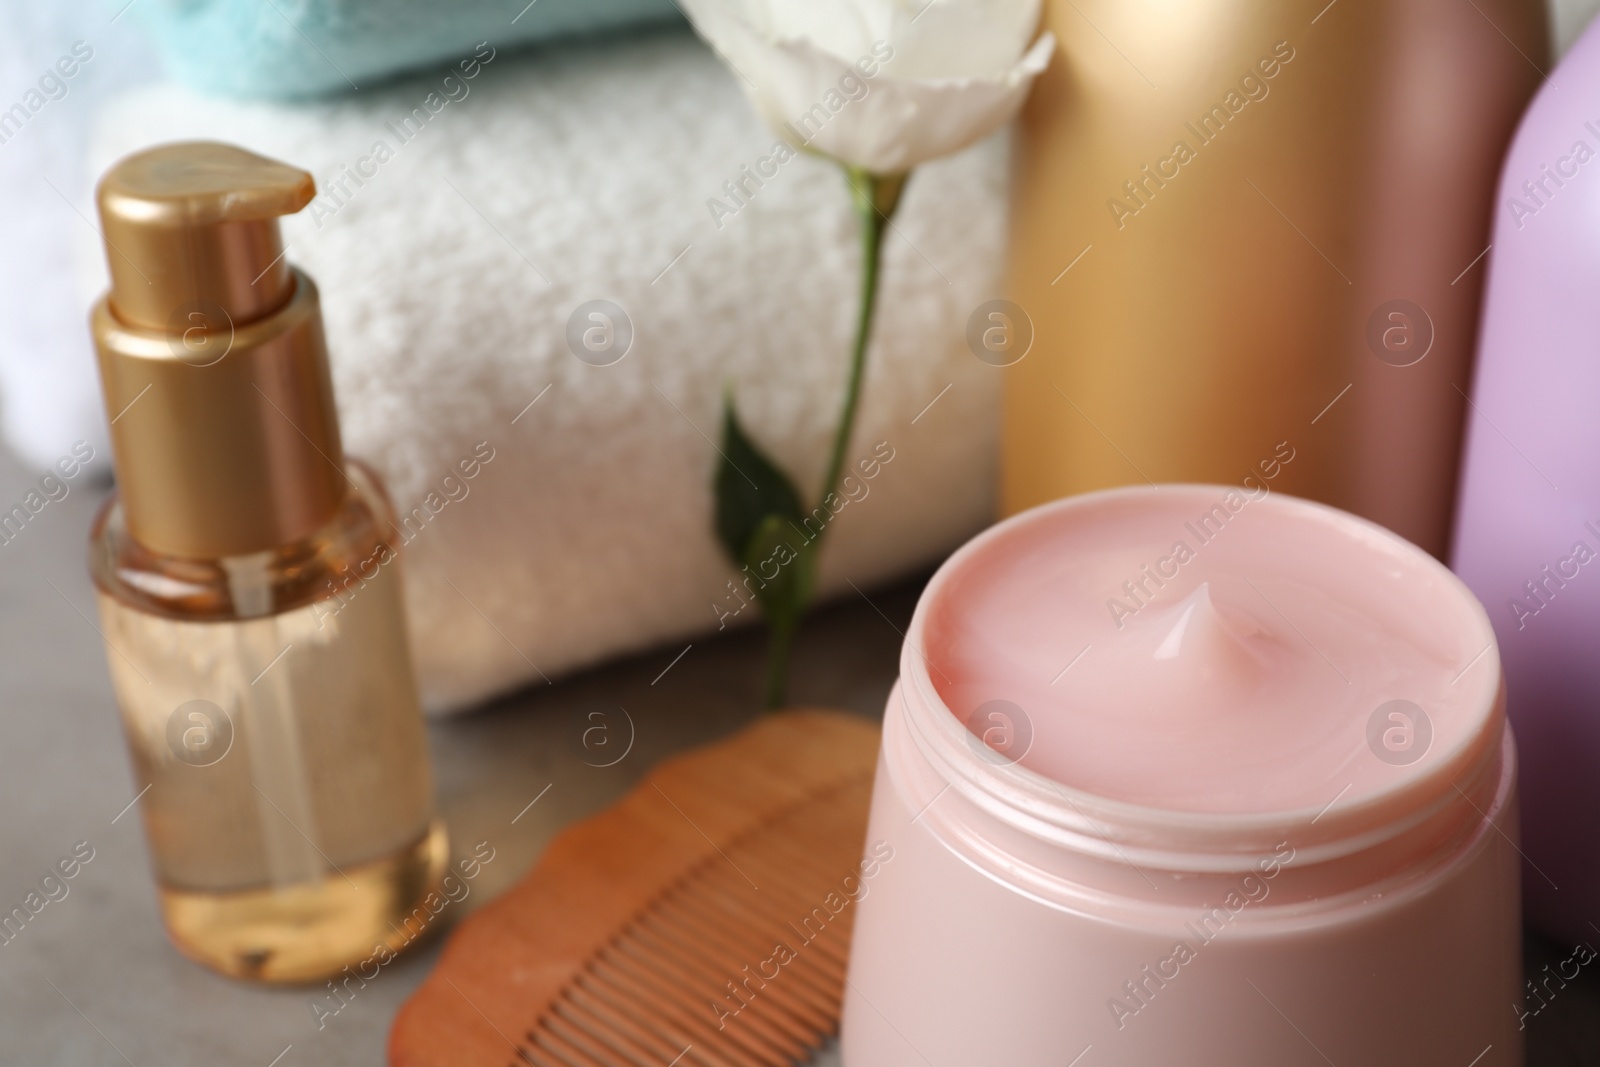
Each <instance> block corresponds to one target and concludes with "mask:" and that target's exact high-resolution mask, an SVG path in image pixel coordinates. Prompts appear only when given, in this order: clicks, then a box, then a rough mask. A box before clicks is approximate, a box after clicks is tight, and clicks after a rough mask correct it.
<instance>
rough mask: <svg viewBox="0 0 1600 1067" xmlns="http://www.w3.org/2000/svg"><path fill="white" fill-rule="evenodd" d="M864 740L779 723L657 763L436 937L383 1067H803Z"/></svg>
mask: <svg viewBox="0 0 1600 1067" xmlns="http://www.w3.org/2000/svg"><path fill="white" fill-rule="evenodd" d="M878 736H879V731H878V727H877V726H876V725H874V724H872V723H869V722H867V721H865V720H863V719H860V718H858V717H856V716H853V715H846V714H843V713H838V712H826V711H788V712H783V713H781V714H775V715H768V716H765V717H764V718H762V719H760V720H759V721H757V722H756V723H755V724H754V725H752V726H750V727H748V728H746V729H745V730H743V731H742V732H740V733H739V734H737V735H735V736H734V737H732V738H730V739H728V740H726V741H723V742H720V743H717V744H715V745H711V746H708V747H706V748H703V749H698V750H696V751H693V752H690V753H688V754H685V755H682V756H679V757H676V758H674V759H672V760H669V761H667V762H665V763H663V764H661V766H659V767H658V768H656V769H655V770H653V771H652V772H651V773H650V774H649V775H647V776H646V777H645V778H644V780H643V781H642V782H640V783H639V785H637V786H636V787H635V788H634V789H633V790H632V791H631V792H630V793H629V794H628V795H627V796H625V797H624V798H623V799H622V800H621V801H619V802H618V803H617V804H616V805H615V806H613V807H611V808H610V809H608V810H606V811H604V812H601V813H600V814H598V815H595V816H593V817H591V818H589V819H586V820H584V821H583V822H580V823H578V824H576V825H574V826H572V827H570V828H569V829H567V830H565V831H564V832H562V833H561V834H560V835H559V836H557V837H556V838H555V840H554V841H552V842H551V844H550V846H549V848H548V849H547V850H546V852H545V855H544V856H543V858H542V859H541V860H540V862H539V863H538V864H537V865H536V866H535V867H534V869H533V871H532V872H531V873H529V874H528V876H527V877H526V878H524V879H523V880H522V881H521V882H520V883H519V884H518V885H517V886H516V887H514V888H513V889H511V890H510V891H509V892H507V893H506V894H505V895H503V896H502V897H500V898H499V899H498V900H496V901H494V902H493V903H491V904H489V905H487V906H485V907H484V908H483V909H481V910H480V911H478V912H476V913H475V914H473V915H472V916H470V917H469V918H468V919H466V920H465V921H464V922H463V923H462V924H461V926H460V927H459V928H458V929H457V930H456V931H455V932H454V933H453V934H452V935H451V937H450V940H449V943H448V944H447V945H446V947H445V950H444V953H443V955H442V957H441V959H440V961H439V964H438V966H437V967H436V968H435V969H434V971H433V973H432V974H431V975H430V976H429V977H428V979H427V980H426V981H425V982H424V983H423V985H422V987H421V988H420V989H418V990H417V992H416V993H414V994H413V995H412V997H411V999H410V1000H408V1001H407V1002H406V1003H405V1005H404V1006H402V1008H401V1010H400V1013H399V1015H398V1016H397V1017H396V1019H395V1023H394V1028H393V1030H392V1031H391V1033H390V1035H389V1062H390V1064H391V1065H393V1067H517V1065H527V1064H532V1065H533V1067H670V1065H678V1067H690V1065H694V1067H787V1065H789V1064H793V1063H803V1062H806V1061H807V1060H809V1059H810V1058H811V1056H812V1054H813V1053H814V1052H815V1051H816V1050H817V1049H818V1048H819V1047H820V1046H821V1045H822V1043H823V1041H824V1040H825V1039H826V1038H827V1037H829V1036H831V1035H832V1034H834V1033H835V1032H837V1029H838V1023H839V1005H840V1000H841V997H842V993H843V986H844V974H845V960H846V957H847V955H848V951H849V944H850V929H851V926H852V924H853V921H854V918H855V905H854V904H853V903H851V902H850V896H849V893H848V890H847V889H846V888H845V886H844V884H843V883H844V880H845V879H846V878H847V877H851V876H858V875H859V873H860V866H859V865H860V861H861V856H862V851H863V841H864V837H865V833H866V819H867V807H868V802H869V800H870V797H871V790H872V776H873V771H874V768H875V765H876V761H877V751H878ZM851 884H852V885H854V884H856V883H855V882H854V881H853V880H852V883H851Z"/></svg>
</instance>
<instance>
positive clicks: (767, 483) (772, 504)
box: [713, 393, 801, 566]
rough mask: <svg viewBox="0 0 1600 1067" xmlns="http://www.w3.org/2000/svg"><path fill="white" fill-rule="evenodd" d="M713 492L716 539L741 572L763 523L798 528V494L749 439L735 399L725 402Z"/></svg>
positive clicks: (786, 477)
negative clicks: (790, 524)
mask: <svg viewBox="0 0 1600 1067" xmlns="http://www.w3.org/2000/svg"><path fill="white" fill-rule="evenodd" d="M713 488H714V492H715V494H716V526H717V538H718V540H720V541H721V542H722V547H723V548H724V549H725V550H726V551H727V553H728V558H729V559H731V560H733V562H734V563H735V564H737V565H739V566H744V565H746V564H748V563H749V562H750V558H749V557H750V550H751V545H752V543H753V542H754V540H755V537H756V534H757V532H758V531H759V530H761V529H762V525H763V524H764V523H767V522H768V521H769V520H770V519H773V518H776V519H778V520H779V521H780V524H782V523H784V522H785V521H787V520H793V521H794V522H795V525H799V520H800V516H801V510H800V494H799V493H797V492H796V491H795V488H794V483H793V482H791V481H790V480H789V476H788V475H786V474H784V473H783V471H781V470H779V469H778V467H777V465H776V464H775V463H773V462H772V461H771V460H770V459H768V458H767V457H766V454H765V453H763V452H762V451H761V449H760V448H759V447H758V446H757V445H756V443H755V442H754V441H752V440H750V437H749V435H748V434H746V433H745V430H744V427H743V426H741V425H740V424H739V416H738V415H737V414H736V413H735V412H734V409H733V395H732V394H731V393H729V394H728V395H727V396H726V397H725V398H724V399H723V405H722V461H721V462H720V463H719V464H718V465H717V473H716V478H715V482H714V486H713ZM775 544H776V542H774V545H775ZM767 547H768V548H769V549H771V548H772V547H773V545H768V546H767ZM762 558H765V556H763V557H762Z"/></svg>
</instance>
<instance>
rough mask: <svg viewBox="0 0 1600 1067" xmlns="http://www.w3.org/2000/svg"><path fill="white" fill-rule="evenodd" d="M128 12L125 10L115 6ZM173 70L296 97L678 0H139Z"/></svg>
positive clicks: (597, 24) (620, 18) (198, 84)
mask: <svg viewBox="0 0 1600 1067" xmlns="http://www.w3.org/2000/svg"><path fill="white" fill-rule="evenodd" d="M119 6H120V4H119ZM132 11H133V13H134V14H136V15H137V16H138V17H139V18H140V19H141V20H142V22H143V23H144V25H145V26H146V28H147V29H148V30H149V31H150V34H151V37H152V38H153V39H154V41H155V43H156V46H157V48H158V49H159V51H160V52H161V54H162V57H163V59H164V61H165V63H166V66H167V70H168V71H169V73H170V74H171V75H172V76H173V77H174V78H176V79H177V80H179V81H182V82H184V83H186V84H187V85H189V86H191V87H193V88H196V89H200V90H204V91H206V92H216V93H223V94H226V95H229V96H237V97H268V98H274V99H292V98H295V97H307V96H321V95H324V94H328V93H336V92H341V91H343V92H349V91H351V90H354V89H359V88H362V87H364V86H365V85H366V84H367V83H369V82H373V81H378V80H381V79H383V78H386V77H388V76H389V75H392V74H396V73H398V72H400V71H404V70H409V69H412V68H416V67H425V66H430V65H433V64H438V63H448V62H452V61H456V60H461V59H467V58H470V57H471V56H472V54H473V50H474V49H475V48H476V47H477V46H478V45H479V44H480V43H482V42H487V43H488V44H489V45H490V47H492V48H494V49H496V50H498V49H501V48H505V47H515V46H517V45H521V44H527V43H530V42H534V41H545V40H550V39H552V38H556V37H563V36H572V35H577V34H595V33H603V32H610V31H615V30H619V29H624V28H632V27H639V26H649V25H659V24H662V23H669V22H677V21H681V20H682V15H681V14H680V13H679V12H678V9H677V6H676V5H675V4H674V3H673V0H533V2H531V3H530V2H529V0H142V2H140V3H138V4H137V5H135V6H133V8H132Z"/></svg>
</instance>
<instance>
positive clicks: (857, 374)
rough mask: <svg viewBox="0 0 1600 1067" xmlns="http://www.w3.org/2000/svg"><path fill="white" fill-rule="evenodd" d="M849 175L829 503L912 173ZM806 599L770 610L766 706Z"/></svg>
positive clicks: (783, 672) (780, 683) (817, 543)
mask: <svg viewBox="0 0 1600 1067" xmlns="http://www.w3.org/2000/svg"><path fill="white" fill-rule="evenodd" d="M845 176H846V178H847V180H848V181H849V183H850V193H851V199H852V200H853V201H854V203H855V208H856V215H857V216H858V217H859V218H860V220H861V306H860V308H859V309H858V310H857V314H856V338H855V346H854V347H853V348H852V349H851V351H850V372H849V378H848V379H847V380H846V383H845V390H844V407H843V410H841V411H840V413H839V427H838V429H837V430H836V431H835V432H834V436H833V448H832V450H831V451H830V452H829V454H828V466H827V472H826V474H825V476H824V477H823V480H822V494H821V498H820V500H819V504H820V505H822V506H824V507H826V505H827V502H828V497H829V496H830V495H831V494H832V493H833V492H834V491H835V490H836V489H837V488H838V486H839V480H840V477H841V476H842V475H843V473H844V463H845V453H846V451H847V450H848V449H849V447H850V437H851V435H852V434H853V433H854V432H855V425H856V410H857V408H858V407H859V406H860V403H861V381H862V379H863V378H864V377H865V376H866V369H867V343H868V341H870V340H871V337H872V319H873V313H874V312H875V311H876V310H877V304H878V269H879V267H880V265H881V263H882V259H883V234H884V231H885V230H886V229H887V228H888V226H889V218H890V216H892V215H893V214H894V211H895V208H896V207H898V206H899V204H900V192H901V190H902V189H903V188H904V187H905V182H906V178H907V175H905V174H891V175H878V174H869V173H868V172H866V171H864V170H860V169H858V168H855V167H847V168H846V169H845ZM826 529H827V528H826V527H823V529H822V530H819V531H818V533H817V536H816V539H815V540H814V541H812V542H811V543H810V544H808V545H807V546H806V547H805V549H804V551H806V552H816V551H817V550H818V549H820V548H821V544H822V535H823V533H824V532H826ZM804 610H805V605H804V604H795V605H793V606H792V611H788V612H773V613H769V616H768V619H767V625H768V626H769V627H771V631H772V637H771V642H770V644H769V645H768V648H767V686H766V706H767V708H768V709H777V708H779V707H782V706H783V703H784V698H785V696H786V693H787V689H788V680H789V653H790V651H791V648H792V646H793V644H794V634H795V630H796V629H797V628H798V625H799V621H800V614H801V612H802V611H804Z"/></svg>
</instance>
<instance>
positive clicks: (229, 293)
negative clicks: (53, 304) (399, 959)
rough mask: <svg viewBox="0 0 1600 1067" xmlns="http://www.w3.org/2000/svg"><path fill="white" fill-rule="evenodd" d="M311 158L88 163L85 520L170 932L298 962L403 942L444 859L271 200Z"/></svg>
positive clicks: (269, 966)
mask: <svg viewBox="0 0 1600 1067" xmlns="http://www.w3.org/2000/svg"><path fill="white" fill-rule="evenodd" d="M314 192H315V188H314V186H313V183H312V179H311V175H309V174H307V173H305V172H304V171H301V170H298V169H296V168H293V167H289V166H285V165H284V164H281V163H277V162H274V161H272V160H269V159H264V158H262V157H260V156H257V155H254V154H252V153H249V152H246V151H244V150H242V149H238V148H234V147H231V146H228V145H223V144H213V143H191V144H171V145H162V146H159V147H156V148H152V149H150V150H148V151H145V152H141V153H138V154H136V155H133V156H130V157H128V158H126V159H124V160H122V161H121V162H119V163H118V164H116V165H115V166H114V167H112V169H111V170H110V171H109V172H107V174H106V175H105V177H104V178H103V179H102V181H101V183H100V186H99V190H98V200H99V209H100V219H101V223H102V227H103V234H104V236H105V241H106V253H107V259H108V261H109V263H110V268H111V291H110V293H108V294H107V296H106V297H105V299H103V300H101V301H100V302H99V303H98V304H97V305H96V306H95V308H94V311H93V313H92V315H91V325H92V329H93V333H94V341H95V347H96V349H97V352H98V355H99V362H100V375H101V381H102V385H103V387H104V392H105V401H106V412H107V417H108V418H109V419H110V420H111V435H112V450H113V453H114V458H115V462H116V471H117V481H118V494H117V495H116V496H114V497H112V498H111V499H110V500H108V501H107V503H106V505H105V507H104V508H103V509H102V510H101V512H100V515H99V517H98V518H97V520H96V522H95V526H94V531H93V533H92V535H91V540H90V552H89V565H90V570H91V572H92V574H93V577H94V581H95V585H96V588H97V591H98V599H99V606H100V617H101V620H102V625H103V629H104V636H105V640H106V645H107V658H108V661H109V664H110V669H111V677H112V682H113V685H114V688H115V690H116V694H117V701H118V704H119V706H120V709H121V713H122V721H123V727H124V730H125V733H126V736H127V741H128V746H129V749H130V751H131V754H132V758H133V765H134V771H135V777H136V780H137V782H138V784H139V785H140V787H141V788H142V789H144V790H145V791H144V792H143V793H142V794H141V797H140V799H139V801H138V806H139V808H140V811H141V813H142V815H143V817H144V825H145V833H146V837H147V840H148V843H149V847H150V853H151V858H152V861H153V865H154V868H155V875H156V879H157V882H158V885H159V891H160V899H161V908H162V914H163V918H164V920H165V922H166V926H167V930H168V933H169V934H170V936H171V938H172V940H173V941H174V942H175V943H176V944H177V946H178V947H179V948H180V949H181V950H182V951H183V952H184V953H186V954H187V955H189V956H191V957H193V958H194V959H196V960H198V961H200V962H201V963H204V964H206V965H207V966H210V967H212V968H214V969H216V970H218V971H221V972H222V973H224V974H228V975H234V976H240V977H248V978H255V979H261V980H266V981H304V980H312V979H316V978H320V977H325V976H328V975H332V974H335V973H337V972H338V971H339V970H340V969H341V968H342V967H344V966H345V965H347V964H352V963H355V962H356V961H358V960H362V959H365V958H368V957H370V956H372V955H373V954H374V952H375V950H377V949H379V948H380V947H381V948H383V949H385V950H387V951H394V950H397V949H398V948H399V947H400V946H401V945H403V944H404V943H406V942H407V941H408V940H410V939H411V938H412V937H414V936H416V933H417V931H416V929H415V928H414V927H415V924H414V923H410V924H408V923H407V920H408V919H409V918H411V917H412V915H413V912H414V909H416V908H417V906H418V905H419V904H420V903H421V902H422V900H423V898H424V897H425V896H426V895H427V894H428V893H429V892H430V891H432V890H433V888H434V887H435V885H436V884H437V883H438V881H439V879H440V877H441V875H442V872H443V868H444V864H445V862H446V859H447V851H448V849H447V844H446V839H445V834H444V829H443V825H442V823H440V822H439V820H438V819H437V818H436V817H435V814H434V807H433V785H432V776H431V771H430V768H429V761H428V751H427V743H426V737H425V734H424V730H423V725H422V717H421V710H420V708H419V705H418V701H417V696H416V689H415V682H414V680H413V677H412V673H411V664H410V655H409V651H408V649H407V645H406V632H405V617H404V614H403V605H402V602H401V587H400V575H399V573H398V569H399V565H398V563H397V562H396V561H395V552H394V549H393V548H392V547H391V545H390V543H389V541H388V539H387V538H388V537H389V535H390V533H391V532H392V530H393V519H392V517H391V509H390V506H389V503H388V501H387V498H386V497H385V495H384V492H383V489H382V487H381V486H380V484H379V483H378V481H377V479H376V478H375V477H374V476H373V475H372V473H371V472H370V471H368V470H366V469H365V468H363V467H362V466H360V465H359V464H356V463H354V462H351V461H348V460H346V458H345V457H344V454H343V451H342V449H341V446H340V441H339V426H338V419H337V413H336V411H335V408H334V402H333V388H332V382H331V379H330V376H329V370H328V357H327V350H326V346H325V342H324V340H323V333H322V318H321V310H320V306H319V303H318V297H317V289H316V286H315V285H314V284H312V281H311V279H310V278H308V277H307V276H306V275H304V274H302V273H301V272H300V271H298V270H295V269H293V268H291V267H289V266H288V265H287V264H286V263H285V262H284V256H283V252H284V249H283V243H282V238H281V235H280V233H279V229H278V217H279V216H281V215H285V214H290V213H292V212H295V211H298V210H300V209H301V208H303V207H304V206H305V205H306V204H307V203H309V202H310V200H311V198H312V196H313V194H314Z"/></svg>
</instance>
